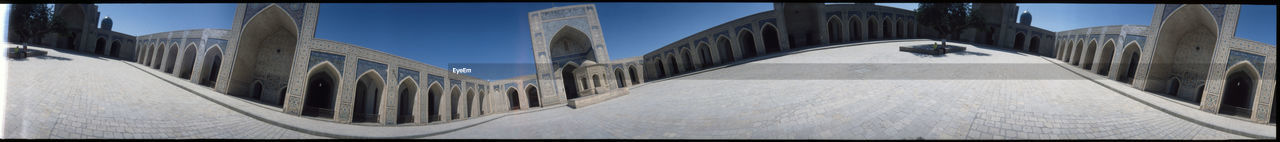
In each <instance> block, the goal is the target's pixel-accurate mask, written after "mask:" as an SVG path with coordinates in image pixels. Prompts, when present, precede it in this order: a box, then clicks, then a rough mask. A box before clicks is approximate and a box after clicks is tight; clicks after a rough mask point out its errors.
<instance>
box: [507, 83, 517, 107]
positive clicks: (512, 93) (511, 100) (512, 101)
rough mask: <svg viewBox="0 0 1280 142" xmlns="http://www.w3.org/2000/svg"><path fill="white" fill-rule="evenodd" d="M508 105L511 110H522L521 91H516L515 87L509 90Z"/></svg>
mask: <svg viewBox="0 0 1280 142" xmlns="http://www.w3.org/2000/svg"><path fill="white" fill-rule="evenodd" d="M507 105H508V109H510V110H519V109H520V91H516V88H514V87H512V88H507Z"/></svg>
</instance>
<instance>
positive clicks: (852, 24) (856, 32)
mask: <svg viewBox="0 0 1280 142" xmlns="http://www.w3.org/2000/svg"><path fill="white" fill-rule="evenodd" d="M858 19H859V18H858V16H853V17H850V18H849V41H860V40H862V32H860V31H861V30H862V22H858Z"/></svg>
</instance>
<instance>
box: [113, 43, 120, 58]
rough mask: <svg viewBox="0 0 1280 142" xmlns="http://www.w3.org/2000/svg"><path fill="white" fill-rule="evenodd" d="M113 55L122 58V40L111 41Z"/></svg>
mask: <svg viewBox="0 0 1280 142" xmlns="http://www.w3.org/2000/svg"><path fill="white" fill-rule="evenodd" d="M111 57H116V58H120V41H115V42H111Z"/></svg>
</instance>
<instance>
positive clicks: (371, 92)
mask: <svg viewBox="0 0 1280 142" xmlns="http://www.w3.org/2000/svg"><path fill="white" fill-rule="evenodd" d="M380 76H381V75H378V74H376V73H366V74H365V75H363V76H361V77H360V79H359V80H357V81H356V92H355V102H354V103H355V106H354V107H355V108H353V109H352V110H351V112H352V116H353V117H351V122H378V108H380V107H379V106H380V104H381V103H379V102H382V101H380V100H381V99H382V79H381V77H380Z"/></svg>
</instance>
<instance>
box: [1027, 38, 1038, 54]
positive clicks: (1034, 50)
mask: <svg viewBox="0 0 1280 142" xmlns="http://www.w3.org/2000/svg"><path fill="white" fill-rule="evenodd" d="M1027 43H1028V44H1027V48H1028V49H1027V50H1028V51H1031V54H1036V55H1040V37H1039V36H1034V37H1031V41H1030V42H1027Z"/></svg>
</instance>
